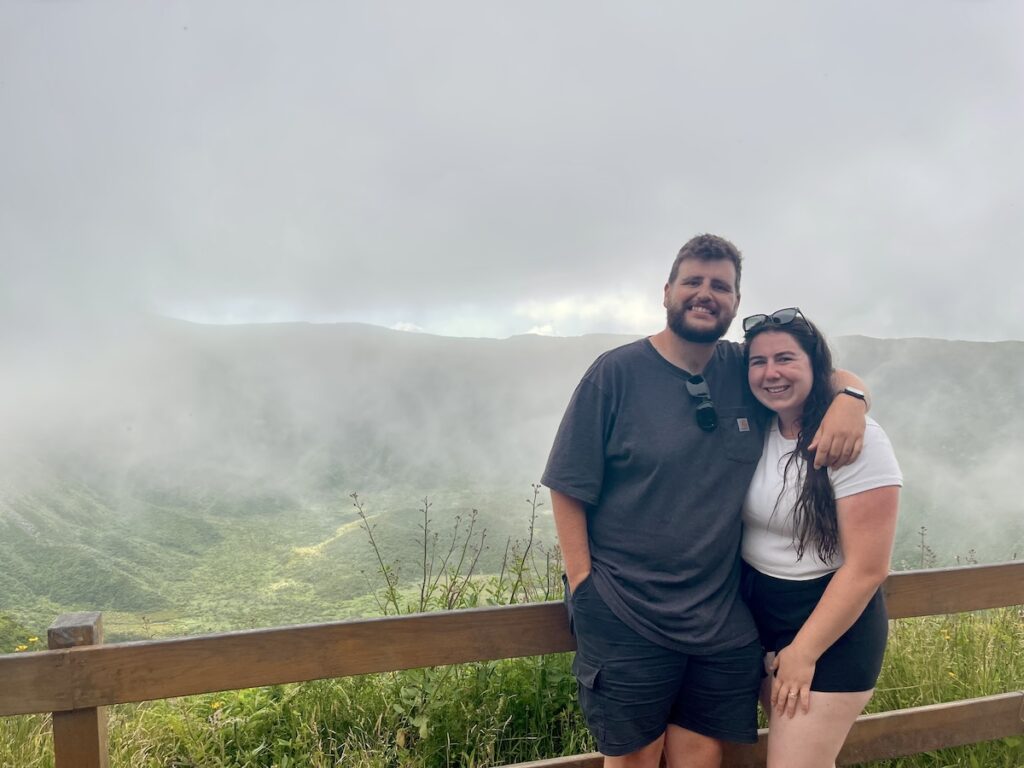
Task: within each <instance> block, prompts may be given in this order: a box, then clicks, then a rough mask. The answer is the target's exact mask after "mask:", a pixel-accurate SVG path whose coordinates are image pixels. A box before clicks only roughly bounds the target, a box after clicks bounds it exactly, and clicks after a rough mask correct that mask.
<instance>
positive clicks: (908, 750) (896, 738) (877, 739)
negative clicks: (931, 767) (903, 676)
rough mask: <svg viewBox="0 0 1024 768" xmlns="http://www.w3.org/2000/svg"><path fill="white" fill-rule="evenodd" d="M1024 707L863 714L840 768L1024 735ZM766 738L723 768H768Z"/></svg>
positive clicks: (978, 702) (546, 767)
mask: <svg viewBox="0 0 1024 768" xmlns="http://www.w3.org/2000/svg"><path fill="white" fill-rule="evenodd" d="M1022 707H1024V693H1020V692H1017V693H1006V694H997V695H995V696H986V697H984V698H980V699H967V700H964V701H954V702H950V703H948V704H934V705H930V706H924V707H915V708H913V709H900V710H896V711H894V712H883V713H880V714H877V715H862V716H861V717H859V718H858V719H857V722H856V723H854V726H853V729H852V730H851V731H850V736H849V737H848V738H847V740H846V745H845V746H844V747H843V750H842V752H840V754H839V760H838V762H837V764H838V765H844V766H845V765H856V764H858V763H865V762H870V761H872V760H886V759H890V758H894V757H903V756H905V755H915V754H919V753H921V752H930V751H932V750H935V749H946V748H948V747H960V746H964V745H966V744H977V743H979V742H982V741H992V740H993V739H1001V738H1005V737H1007V736H1015V735H1018V734H1022V733H1024V719H1022V716H1021V712H1022ZM767 737H768V731H767V730H765V729H764V728H762V729H761V730H760V731H759V732H758V743H757V744H743V745H737V744H730V745H729V746H728V747H727V750H726V756H725V759H724V760H723V763H722V766H723V768H764V765H765V756H766V745H767ZM602 759H603V758H602V757H601V755H599V754H598V753H596V752H591V753H588V754H585V755H573V756H571V757H557V758H553V759H550V760H535V761H533V762H529V763H516V764H515V765H509V766H506V768H601V765H602Z"/></svg>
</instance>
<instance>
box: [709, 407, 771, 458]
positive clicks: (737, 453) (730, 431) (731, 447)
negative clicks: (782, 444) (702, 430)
mask: <svg viewBox="0 0 1024 768" xmlns="http://www.w3.org/2000/svg"><path fill="white" fill-rule="evenodd" d="M718 431H719V432H720V433H721V435H722V445H723V447H724V448H725V455H726V456H727V457H728V458H730V459H732V460H733V461H741V462H743V463H750V462H754V461H757V460H758V459H759V458H761V449H762V448H763V447H764V435H763V433H762V432H761V425H760V424H758V422H757V419H756V417H755V415H754V412H753V411H752V410H751V409H750V408H722V409H720V411H719V413H718Z"/></svg>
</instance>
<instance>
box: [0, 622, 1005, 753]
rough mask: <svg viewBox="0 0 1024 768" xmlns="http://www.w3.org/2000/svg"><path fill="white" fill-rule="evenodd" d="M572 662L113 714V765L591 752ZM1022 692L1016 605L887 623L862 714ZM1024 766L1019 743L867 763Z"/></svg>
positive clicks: (0, 749) (15, 737)
mask: <svg viewBox="0 0 1024 768" xmlns="http://www.w3.org/2000/svg"><path fill="white" fill-rule="evenodd" d="M570 658H571V657H570V656H569V655H568V654H560V655H552V656H547V657H533V658H526V659H517V660H510V661H499V662H488V663H479V664H467V665H461V666H457V667H444V668H432V669H423V670H411V671H407V672H399V673H393V674H382V675H368V676H363V677H356V678H344V679H339V680H329V681H319V682H313V683H306V684H302V685H290V686H274V687H270V688H258V689H251V690H245V691H233V692H226V693H220V694H212V695H206V696H195V697H189V698H184V699H175V700H169V701H158V702H151V703H148V704H141V705H122V706H117V707H112V708H111V710H110V743H111V765H112V766H113V767H114V768H145V767H150V766H151V767H152V768H156V767H157V766H160V767H170V766H174V767H176V768H184V767H185V766H195V767H199V766H202V767H204V768H206V767H207V766H209V767H210V768H229V767H230V768H243V767H244V768H256V767H257V766H259V767H261V768H262V767H267V768H269V767H271V766H274V767H275V768H289V767H290V766H311V767H312V768H320V767H321V766H335V765H338V764H342V763H343V764H344V765H346V766H356V767H357V768H363V767H365V768H377V767H383V766H416V767H420V766H422V768H435V767H439V766H476V767H479V768H483V767H484V766H493V765H503V764H507V763H514V762H519V761H525V760H533V759H539V758H542V757H553V756H557V755H563V754H577V753H580V752H587V751H590V750H592V749H593V745H592V742H591V741H590V737H589V736H588V734H587V733H586V729H585V728H584V726H583V723H582V720H581V718H580V715H579V712H578V710H577V707H576V703H575V683H574V681H573V679H572V676H571V673H570V670H569V665H570ZM1022 688H1024V617H1022V613H1021V610H1020V609H1019V608H1005V609H999V610H992V611H984V612H979V613H974V614H961V615H956V616H948V617H947V616H942V617H927V618H921V619H903V620H899V621H896V622H894V624H893V631H892V634H891V640H890V646H889V651H888V654H887V656H886V663H885V667H884V669H883V672H882V677H881V679H880V681H879V684H878V692H877V694H876V696H875V698H874V700H873V701H872V702H871V705H870V707H869V711H871V712H876V711H883V710H889V709H894V708H903V707H912V706H919V705H922V704H930V703H938V702H945V701H955V700H957V699H964V698H972V697H976V696H984V695H989V694H995V693H1002V692H1006V691H1015V690H1021V689H1022ZM50 750H51V746H50V740H49V732H48V718H47V717H46V716H34V717H14V718H6V719H3V720H0V765H3V766H18V768H34V767H35V766H40V767H41V768H45V767H47V766H52V765H53V758H52V753H51V751H50ZM871 766H873V768H883V767H884V768H953V767H954V766H955V767H956V768H1020V767H1021V766H1024V739H1020V738H1010V739H1002V740H998V741H995V742H990V743H986V744H980V745H974V746H969V747H962V748H957V749H949V750H942V751H940V752H935V753H928V754H922V755H916V756H913V757H908V758H902V759H898V760H892V761H885V762H880V763H872V764H871Z"/></svg>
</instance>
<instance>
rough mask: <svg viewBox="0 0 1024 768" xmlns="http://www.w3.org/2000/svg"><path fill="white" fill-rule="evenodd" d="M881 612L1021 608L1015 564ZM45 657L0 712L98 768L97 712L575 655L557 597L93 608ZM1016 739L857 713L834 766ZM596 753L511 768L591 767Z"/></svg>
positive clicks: (1022, 706) (754, 749) (15, 663)
mask: <svg viewBox="0 0 1024 768" xmlns="http://www.w3.org/2000/svg"><path fill="white" fill-rule="evenodd" d="M885 593H886V599H887V602H888V606H889V614H890V616H891V617H892V618H905V617H911V616H930V615H938V614H950V613H960V612H963V611H974V610H980V609H985V608H996V607H1005V606H1016V605H1022V604H1024V562H1013V563H1004V564H1000V565H987V566H973V567H966V568H946V569H937V570H928V571H908V572H903V573H896V574H893V575H891V576H890V577H889V579H888V580H887V581H886V583H885ZM48 640H49V647H50V648H51V650H48V651H39V652H35V653H18V654H9V655H5V656H0V681H2V685H0V717H2V716H9V715H18V714H29V713H44V712H52V713H53V738H54V752H55V756H56V768H106V767H107V766H108V762H109V759H108V755H107V751H108V750H107V725H106V712H105V707H106V706H108V705H111V704H120V703H125V702H139V701H150V700H154V699H166V698H171V697H175V696H189V695H193V694H201V693H210V692H213V691H223V690H237V689H241V688H251V687H254V686H262V685H276V684H279V683H294V682H303V681H306V680H316V679H320V678H329V677H344V676H347V675H361V674H366V673H370V672H391V671H397V670H401V669H412V668H416V667H430V666H437V665H444V664H461V663H466V662H474V661H489V660H495V659H507V658H513V657H517V656H535V655H540V654H547V653H559V652H562V651H570V650H573V649H574V648H575V642H574V640H573V638H572V635H571V634H570V633H569V629H568V626H567V622H566V617H565V611H564V609H563V606H562V605H561V603H538V604H532V605H519V606H506V607H499V608H479V609H472V610H463V611H449V612H442V613H427V614H416V615H411V616H400V617H393V618H380V619H368V620H362V621H346V622H337V623H331V624H313V625H307V626H294V627H281V628H276V629H258V630H251V631H245V632H227V633H223V634H216V635H204V636H198V637H186V638H180V639H173V640H155V641H147V642H134V643H118V644H111V645H104V644H103V629H102V621H101V616H100V614H98V613H85V614H68V615H66V616H62V617H60V618H59V619H58V620H57V621H56V622H55V623H54V625H53V626H52V627H51V628H50V630H49V636H48ZM1022 733H1024V692H1021V691H1016V692H1006V693H1003V694H998V695H994V696H986V697H984V698H979V699H970V700H965V701H956V702H951V703H947V704H935V705H931V706H924V707H915V708H912V709H903V710H897V711H893V712H885V713H882V714H876V715H864V716H862V717H861V718H859V719H858V721H857V723H856V724H855V726H854V728H853V731H852V732H851V734H850V737H849V739H848V740H847V743H846V746H845V747H844V749H843V752H842V754H841V755H840V764H842V765H849V764H852V763H859V762H865V761H868V760H878V759H884V758H890V757H898V756H903V755H910V754H916V753H919V752H926V751H930V750H934V749H940V748H944V747H953V746H960V745H963V744H973V743H977V742H981V741H989V740H992V739H997V738H1003V737H1007V736H1012V735H1017V734H1022ZM764 736H765V734H764V732H762V733H761V738H760V740H759V742H758V744H756V745H750V746H738V747H736V748H730V751H729V753H728V756H727V759H726V766H728V767H729V768H745V767H746V766H750V767H753V766H762V765H764V755H765V751H764V750H765V738H764ZM600 764H601V758H600V755H597V754H589V755H578V756H574V757H563V758H555V759H551V760H543V761H538V762H533V763H523V764H520V766H519V768H526V766H529V768H556V767H557V768H570V767H572V768H597V766H599V765H600Z"/></svg>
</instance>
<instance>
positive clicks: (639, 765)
mask: <svg viewBox="0 0 1024 768" xmlns="http://www.w3.org/2000/svg"><path fill="white" fill-rule="evenodd" d="M664 741H665V737H664V736H663V735H662V736H659V737H658V738H656V739H655V740H654V741H652V742H651V743H650V744H648V745H647V746H646V747H641V748H640V749H638V750H637V751H636V752H630V753H629V754H628V755H622V756H620V757H608V756H605V758H604V768H658V766H659V765H661V748H662V744H663V743H664Z"/></svg>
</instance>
